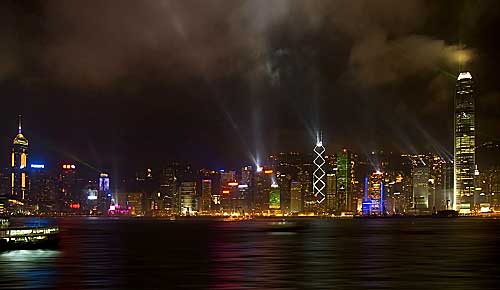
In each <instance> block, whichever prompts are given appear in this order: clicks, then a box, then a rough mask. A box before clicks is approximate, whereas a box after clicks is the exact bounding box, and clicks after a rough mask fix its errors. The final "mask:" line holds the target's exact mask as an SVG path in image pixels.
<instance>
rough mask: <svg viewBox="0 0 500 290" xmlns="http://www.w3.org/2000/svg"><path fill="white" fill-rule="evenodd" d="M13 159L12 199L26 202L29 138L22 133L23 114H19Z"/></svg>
mask: <svg viewBox="0 0 500 290" xmlns="http://www.w3.org/2000/svg"><path fill="white" fill-rule="evenodd" d="M11 159H12V160H11V168H12V170H11V194H10V195H11V196H10V199H11V200H14V201H19V202H24V200H25V198H26V197H27V188H28V139H26V137H24V135H23V133H22V126H21V116H19V127H18V132H17V135H16V137H15V138H14V141H13V146H12V156H11Z"/></svg>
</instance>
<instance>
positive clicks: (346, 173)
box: [336, 149, 354, 211]
mask: <svg viewBox="0 0 500 290" xmlns="http://www.w3.org/2000/svg"><path fill="white" fill-rule="evenodd" d="M353 177H354V161H353V158H352V153H351V152H350V151H349V150H347V149H343V150H341V151H340V152H338V153H337V184H336V185H337V198H338V200H339V207H340V208H339V209H340V210H341V211H352V210H353V208H352V199H353V183H354V181H353Z"/></svg>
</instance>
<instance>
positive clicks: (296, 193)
mask: <svg viewBox="0 0 500 290" xmlns="http://www.w3.org/2000/svg"><path fill="white" fill-rule="evenodd" d="M290 211H291V212H293V213H298V212H301V211H302V184H301V183H300V182H298V181H292V183H291V185H290Z"/></svg>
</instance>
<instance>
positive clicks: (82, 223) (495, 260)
mask: <svg viewBox="0 0 500 290" xmlns="http://www.w3.org/2000/svg"><path fill="white" fill-rule="evenodd" d="M56 222H57V223H58V224H59V225H60V227H61V229H62V234H61V238H62V241H61V249H60V250H34V251H31V250H30V251H28V250H25V251H11V252H4V253H0V288H1V289H33V288H38V289H75V290H77V289H171V288H182V289H200V288H202V289H500V283H499V282H500V270H499V269H498V267H497V264H500V260H499V257H500V255H499V252H500V250H499V247H500V236H499V234H500V220H495V219H473V218H470V219H468V218H458V219H374V220H365V219H363V220H360V219H355V220H307V221H305V220H302V221H300V222H299V224H300V225H303V226H304V228H299V229H292V230H290V231H285V232H275V231H265V230H263V229H265V228H266V227H267V223H268V222H267V221H251V222H240V223H228V222H216V221H175V222H172V221H166V220H147V219H126V220H123V219H121V220H120V219H97V218H72V219H71V218H66V219H60V220H57V221H56Z"/></svg>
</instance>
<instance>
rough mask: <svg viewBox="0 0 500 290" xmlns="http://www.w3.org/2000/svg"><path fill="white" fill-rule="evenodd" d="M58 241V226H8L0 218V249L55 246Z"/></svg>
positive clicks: (8, 223)
mask: <svg viewBox="0 0 500 290" xmlns="http://www.w3.org/2000/svg"><path fill="white" fill-rule="evenodd" d="M58 243H59V227H58V226H42V225H33V226H10V222H9V220H8V219H6V218H0V251H7V250H25V249H47V248H56V247H57V246H58Z"/></svg>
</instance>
